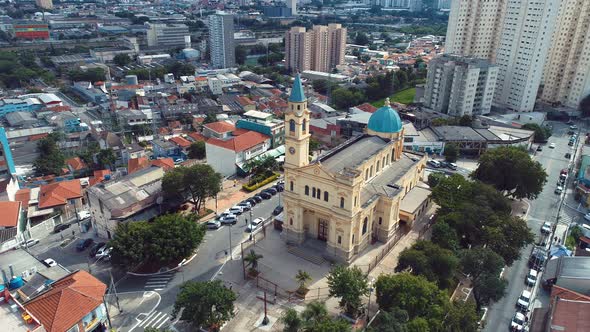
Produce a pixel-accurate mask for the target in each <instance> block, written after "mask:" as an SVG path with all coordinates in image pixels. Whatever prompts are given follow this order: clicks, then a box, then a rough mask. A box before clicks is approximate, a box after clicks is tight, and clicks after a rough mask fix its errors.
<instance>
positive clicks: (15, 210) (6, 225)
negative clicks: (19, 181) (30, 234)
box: [0, 202, 27, 252]
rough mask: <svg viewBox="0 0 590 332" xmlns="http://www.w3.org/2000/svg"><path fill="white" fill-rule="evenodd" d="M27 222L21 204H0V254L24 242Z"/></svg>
mask: <svg viewBox="0 0 590 332" xmlns="http://www.w3.org/2000/svg"><path fill="white" fill-rule="evenodd" d="M26 222H27V220H26V218H25V211H24V209H23V206H22V203H21V202H0V252H4V251H6V250H10V249H12V248H15V247H16V246H17V245H18V243H19V242H22V240H23V239H24V238H23V235H22V231H21V229H23V228H24V227H22V226H24V225H25V224H26Z"/></svg>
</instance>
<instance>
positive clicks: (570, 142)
mask: <svg viewBox="0 0 590 332" xmlns="http://www.w3.org/2000/svg"><path fill="white" fill-rule="evenodd" d="M574 143H575V142H574V141H569V142H568V143H567V145H568V146H574Z"/></svg>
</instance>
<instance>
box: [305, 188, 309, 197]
mask: <svg viewBox="0 0 590 332" xmlns="http://www.w3.org/2000/svg"><path fill="white" fill-rule="evenodd" d="M305 195H306V196H309V186H305Z"/></svg>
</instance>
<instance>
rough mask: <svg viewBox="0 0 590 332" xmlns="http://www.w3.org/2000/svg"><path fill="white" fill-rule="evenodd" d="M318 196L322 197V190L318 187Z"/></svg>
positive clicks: (318, 197)
mask: <svg viewBox="0 0 590 332" xmlns="http://www.w3.org/2000/svg"><path fill="white" fill-rule="evenodd" d="M316 195H317V196H316V197H315V198H317V199H322V191H321V190H320V189H319V188H318V191H317V192H316Z"/></svg>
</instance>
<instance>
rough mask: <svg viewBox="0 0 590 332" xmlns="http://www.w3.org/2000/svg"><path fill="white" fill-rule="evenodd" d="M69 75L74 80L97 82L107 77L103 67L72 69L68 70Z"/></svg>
mask: <svg viewBox="0 0 590 332" xmlns="http://www.w3.org/2000/svg"><path fill="white" fill-rule="evenodd" d="M68 76H69V78H70V79H71V80H72V81H89V82H97V81H104V80H105V79H106V72H105V71H104V69H102V68H89V69H87V70H85V71H82V70H78V69H72V70H70V71H69V72H68Z"/></svg>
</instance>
